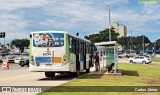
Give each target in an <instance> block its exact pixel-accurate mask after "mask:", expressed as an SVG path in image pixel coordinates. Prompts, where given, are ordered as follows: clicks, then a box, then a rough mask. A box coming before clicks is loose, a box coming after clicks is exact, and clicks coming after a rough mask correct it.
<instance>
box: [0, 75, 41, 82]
mask: <svg viewBox="0 0 160 95" xmlns="http://www.w3.org/2000/svg"><path fill="white" fill-rule="evenodd" d="M38 74H39V73H37V74H27V75H20V76H16V77H10V78H2V79H0V81H10V80H14V79H17V78H22V77H26V76H31V75H38Z"/></svg>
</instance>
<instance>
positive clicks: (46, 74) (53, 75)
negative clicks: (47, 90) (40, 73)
mask: <svg viewBox="0 0 160 95" xmlns="http://www.w3.org/2000/svg"><path fill="white" fill-rule="evenodd" d="M45 76H46V77H55V73H54V72H45Z"/></svg>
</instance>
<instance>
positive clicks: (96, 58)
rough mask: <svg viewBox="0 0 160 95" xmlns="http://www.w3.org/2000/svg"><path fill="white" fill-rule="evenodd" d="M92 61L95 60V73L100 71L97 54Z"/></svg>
mask: <svg viewBox="0 0 160 95" xmlns="http://www.w3.org/2000/svg"><path fill="white" fill-rule="evenodd" d="M94 59H95V69H96V71H98V70H99V69H100V66H99V55H98V53H96V55H95V56H94Z"/></svg>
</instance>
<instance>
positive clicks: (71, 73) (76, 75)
mask: <svg viewBox="0 0 160 95" xmlns="http://www.w3.org/2000/svg"><path fill="white" fill-rule="evenodd" d="M70 75H71V76H72V77H79V75H80V72H79V71H77V72H70Z"/></svg>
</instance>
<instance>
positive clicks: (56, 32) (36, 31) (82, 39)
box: [31, 30, 91, 43]
mask: <svg viewBox="0 0 160 95" xmlns="http://www.w3.org/2000/svg"><path fill="white" fill-rule="evenodd" d="M32 33H68V32H67V31H51V30H50V31H35V32H31V34H32ZM68 34H69V33H68ZM69 35H70V36H73V37H75V38H78V39H81V40H83V41H86V42H89V43H91V41H90V40H87V39H83V38H80V37H79V36H74V35H71V34H69Z"/></svg>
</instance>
